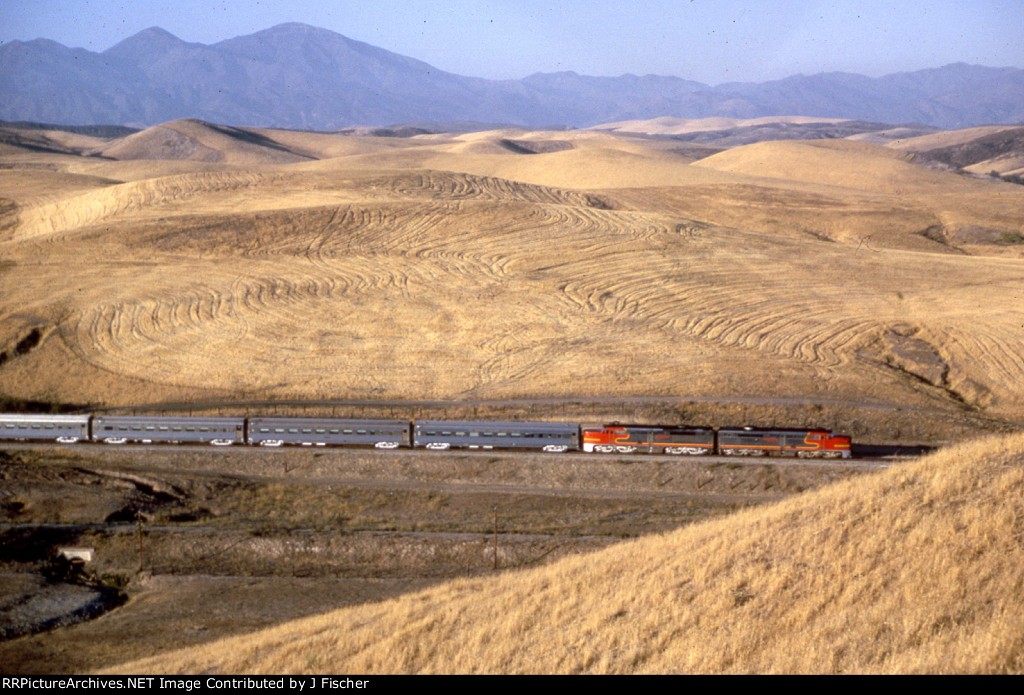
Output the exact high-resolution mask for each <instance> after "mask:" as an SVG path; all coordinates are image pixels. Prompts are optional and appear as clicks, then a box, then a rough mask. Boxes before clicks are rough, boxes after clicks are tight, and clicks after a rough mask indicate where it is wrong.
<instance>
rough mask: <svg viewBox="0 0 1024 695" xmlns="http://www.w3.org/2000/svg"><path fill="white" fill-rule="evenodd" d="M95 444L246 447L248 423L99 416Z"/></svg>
mask: <svg viewBox="0 0 1024 695" xmlns="http://www.w3.org/2000/svg"><path fill="white" fill-rule="evenodd" d="M92 440H93V441H94V442H106V443H107V444H126V443H128V442H139V443H142V444H153V443H157V442H163V443H167V444H179V443H180V444H192V443H195V444H213V445H215V446H229V445H231V444H245V419H244V418H240V417H169V416H156V417H148V416H141V415H96V416H95V417H93V421H92Z"/></svg>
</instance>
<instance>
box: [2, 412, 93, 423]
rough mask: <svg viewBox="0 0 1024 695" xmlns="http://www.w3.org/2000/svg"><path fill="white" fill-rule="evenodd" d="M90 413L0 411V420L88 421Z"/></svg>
mask: <svg viewBox="0 0 1024 695" xmlns="http://www.w3.org/2000/svg"><path fill="white" fill-rule="evenodd" d="M89 417H90V416H89V415H22V414H20V413H0V422H63V423H75V422H88V421H89Z"/></svg>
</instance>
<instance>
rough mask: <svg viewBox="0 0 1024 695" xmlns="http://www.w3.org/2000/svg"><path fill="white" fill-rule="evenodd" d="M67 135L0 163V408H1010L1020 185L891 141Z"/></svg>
mask: <svg viewBox="0 0 1024 695" xmlns="http://www.w3.org/2000/svg"><path fill="white" fill-rule="evenodd" d="M64 145H65V146H67V147H71V146H72V145H75V142H71V141H68V142H66V143H64ZM77 145H78V146H79V147H80V148H81V152H82V154H81V155H75V154H68V153H51V152H38V151H27V150H26V151H20V150H19V151H18V152H14V153H9V154H5V155H2V156H0V165H2V168H0V268H2V274H0V296H2V297H3V301H2V302H0V353H2V354H3V358H2V359H0V394H2V395H4V396H6V397H8V398H13V399H22V400H37V401H45V402H73V403H102V404H130V403H141V402H152V401H161V400H168V399H173V400H180V399H184V400H196V401H199V400H203V399H210V398H218V399H224V398H227V399H230V398H240V397H261V398H266V397H273V398H285V397H292V398H311V399H325V398H365V399H378V400H387V399H397V398H402V399H408V398H412V399H426V398H431V399H433V398H442V399H454V400H464V399H474V398H476V399H479V398H488V399H502V398H526V397H566V398H571V397H573V396H588V397H607V398H621V397H626V396H647V397H664V398H676V399H678V398H721V399H725V400H728V399H741V398H743V399H765V402H766V403H768V402H774V401H776V400H777V401H779V402H782V401H792V400H800V399H803V400H806V401H807V403H811V404H813V403H814V402H819V403H820V402H826V401H827V402H829V403H833V404H834V403H839V404H846V405H840V406H836V407H838V408H839V409H838V410H827V411H822V410H821V409H820V408H817V409H815V408H811V407H810V406H806V404H805V405H804V406H800V407H799V408H796V409H794V410H789V411H786V412H783V413H781V414H779V413H774V414H773V415H772V416H771V419H775V420H777V421H778V422H779V424H785V423H786V422H788V423H789V424H803V423H804V422H805V421H807V420H809V419H813V418H816V417H824V418H826V419H827V420H828V423H827V424H831V425H832V426H834V427H836V428H837V429H844V426H845V427H846V428H849V427H851V426H852V425H850V424H849V423H851V422H853V421H856V427H854V429H855V430H856V431H855V434H858V435H860V434H867V433H872V432H874V433H876V434H877V433H879V432H881V431H882V430H881V429H878V428H881V427H882V426H883V425H885V424H886V423H891V422H892V421H893V419H892V417H890V415H889V414H887V410H886V409H891V408H899V409H901V411H900V412H903V413H915V412H919V413H928V415H927V416H926V417H924V418H922V417H918V416H916V415H908V416H907V417H909V418H910V419H911V420H913V421H915V422H920V421H922V420H923V419H929V418H930V420H929V422H928V423H926V427H925V429H928V428H931V430H930V433H931V435H934V436H938V437H939V438H943V437H948V436H952V435H951V434H950V433H951V432H953V430H949V429H944V428H945V427H946V425H945V424H943V423H949V422H952V421H953V420H957V418H960V420H957V422H958V423H959V424H958V425H957V427H960V426H961V425H963V426H965V427H967V428H968V430H970V429H971V427H973V424H971V423H976V418H982V419H986V418H987V419H988V420H990V421H1020V420H1022V419H1024V412H1022V405H1021V404H1022V402H1024V399H1022V395H1024V386H1022V384H1024V379H1022V378H1021V377H1022V373H1024V357H1022V354H1024V353H1022V352H1021V350H1020V345H1021V344H1022V340H1024V313H1022V309H1021V307H1022V306H1024V305H1022V304H1021V303H1020V301H1019V299H1020V297H1021V296H1022V294H1024V280H1022V278H1024V273H1022V272H1021V270H1022V268H1024V244H1019V243H1014V242H1016V241H1018V240H1020V239H1021V238H1022V236H1024V215H1022V214H1021V212H1022V211H1024V188H1021V187H1020V186H1015V185H1012V184H1009V183H1003V182H998V181H992V180H982V179H970V178H966V177H964V176H961V175H957V174H954V173H950V172H942V171H935V170H932V169H928V168H924V167H921V166H918V165H916V164H914V163H913V162H912V161H909V159H908V155H905V154H903V153H900V152H897V151H894V150H893V149H891V148H884V147H879V146H875V145H869V144H865V143H862V142H853V141H842V140H840V141H811V142H793V141H789V142H764V143H756V144H753V145H746V146H742V147H736V148H733V149H730V150H727V151H724V152H720V153H718V154H714V155H712V156H708V157H705V158H702V159H698V160H696V161H695V159H694V154H693V151H692V150H690V151H687V152H685V153H681V152H680V151H677V150H676V149H674V148H673V146H672V144H671V142H670V141H665V140H659V139H654V140H652V139H645V138H641V137H635V136H628V137H627V136H618V135H615V134H609V133H603V132H596V131H569V132H543V131H532V132H526V131H512V130H506V131H491V132H483V133H469V134H461V135H454V134H441V135H421V136H417V137H410V138H384V137H363V136H349V135H341V134H323V133H298V132H291V131H275V130H257V129H238V128H228V127H225V126H217V125H213V124H207V123H203V122H200V121H192V120H186V121H175V122H172V123H168V124H164V125H162V126H157V127H155V128H150V129H148V130H146V131H142V132H139V133H135V134H133V135H130V136H127V137H124V138H119V139H114V140H110V141H106V142H104V143H102V144H97V142H96V141H95V139H90V140H88V141H78V142H77ZM862 406H870V408H871V409H870V410H867V411H865V410H864V409H863V407H862ZM844 408H845V409H844ZM890 412H891V410H890ZM754 415H755V418H756V416H757V414H756V413H755V414H754ZM776 416H777V417H776ZM947 416H948V417H947ZM707 417H708V418H710V419H714V418H715V414H714V412H711V411H709V414H708V416H707ZM965 417H966V418H968V420H963V418H965ZM972 418H974V419H972ZM766 419H770V418H769V417H768V416H767V415H766V416H765V417H764V418H761V420H762V421H764V420H766ZM897 419H899V418H897ZM965 423H966V424H965ZM905 433H906V432H905ZM924 434H927V433H926V432H924ZM962 434H963V431H962V430H956V436H960V435H962ZM887 436H892V432H889V433H888V435H887Z"/></svg>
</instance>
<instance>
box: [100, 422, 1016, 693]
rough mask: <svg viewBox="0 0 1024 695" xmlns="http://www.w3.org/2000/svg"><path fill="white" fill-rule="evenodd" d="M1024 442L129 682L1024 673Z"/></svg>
mask: <svg viewBox="0 0 1024 695" xmlns="http://www.w3.org/2000/svg"><path fill="white" fill-rule="evenodd" d="M1022 499H1024V436H1021V435H1017V436H1013V437H1008V438H997V439H989V440H984V441H980V442H976V443H972V444H967V445H962V446H959V447H955V448H951V449H949V450H946V451H942V452H940V453H937V454H934V455H932V456H929V457H927V458H925V459H922V460H920V461H917V462H914V463H907V464H903V465H900V466H898V467H894V468H892V469H890V470H887V471H885V472H883V473H879V474H876V475H873V476H870V477H865V478H858V479H855V480H850V481H846V482H843V483H838V484H835V485H833V486H831V487H829V488H825V489H822V490H820V491H817V492H814V493H807V494H805V495H802V496H800V497H798V498H794V499H791V500H788V501H785V502H782V503H780V504H777V505H774V506H771V507H767V508H760V509H755V510H751V511H747V512H742V513H738V514H736V515H733V516H731V517H729V518H727V519H724V520H720V521H713V522H705V523H703V524H700V525H697V526H691V527H688V528H685V529H682V530H680V531H677V532H674V533H669V534H666V535H663V536H657V537H649V538H646V539H643V540H639V541H635V542H629V543H623V544H620V545H617V546H615V547H613V548H610V549H608V550H605V551H601V552H597V553H592V554H588V555H584V556H580V557H573V558H569V559H565V560H560V561H558V562H556V563H554V564H552V565H549V566H547V567H544V568H540V569H536V570H530V571H523V572H513V573H506V574H503V575H500V576H496V577H494V578H492V579H470V580H463V581H456V582H452V583H450V584H446V585H444V586H441V587H437V588H435V589H430V590H427V591H424V592H421V593H416V594H412V595H408V596H404V597H401V598H398V599H394V600H391V601H387V602H384V603H380V604H375V605H366V606H361V607H358V608H350V609H345V610H340V611H337V612H333V613H328V614H326V615H323V616H320V617H316V618H311V619H307V620H302V621H298V622H293V623H289V624H285V625H282V626H280V627H278V628H275V629H271V630H267V631H264V632H260V633H256V634H253V635H251V636H246V637H239V638H235V639H228V640H224V641H220V642H215V643H212V644H208V645H204V646H203V647H202V648H199V649H190V650H187V651H182V652H177V653H171V654H166V655H162V656H157V657H154V658H151V659H146V660H143V661H139V662H135V663H131V664H126V665H124V666H120V667H118V668H117V669H115V670H116V671H117V672H134V673H157V672H159V673H200V672H204V673H286V672H287V673H316V672H321V671H322V672H334V673H338V672H346V673H627V674H633V673H752V672H757V673H1020V672H1021V671H1022V670H1024V618H1022V616H1021V613H1020V610H1019V597H1020V595H1021V591H1022V590H1024V569H1022V568H1024V543H1022V542H1021V538H1022V536H1024V507H1022V506H1021V500H1022Z"/></svg>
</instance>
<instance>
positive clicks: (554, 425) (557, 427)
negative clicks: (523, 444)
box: [416, 420, 579, 431]
mask: <svg viewBox="0 0 1024 695" xmlns="http://www.w3.org/2000/svg"><path fill="white" fill-rule="evenodd" d="M416 426H417V427H422V426H429V427H453V428H455V427H462V428H467V429H468V428H470V427H475V428H478V429H479V428H484V427H486V428H488V429H516V428H519V429H523V428H529V429H534V430H549V431H565V430H575V429H576V428H577V427H579V425H577V424H576V423H573V422H490V421H486V420H417V421H416Z"/></svg>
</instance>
